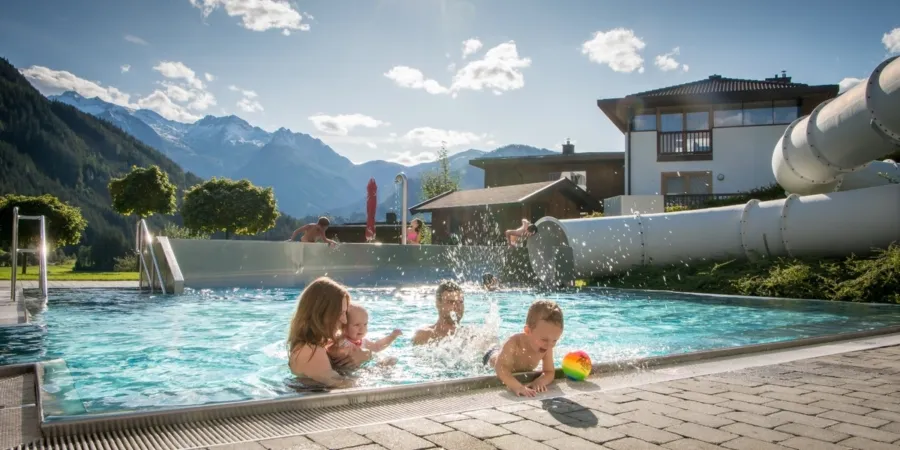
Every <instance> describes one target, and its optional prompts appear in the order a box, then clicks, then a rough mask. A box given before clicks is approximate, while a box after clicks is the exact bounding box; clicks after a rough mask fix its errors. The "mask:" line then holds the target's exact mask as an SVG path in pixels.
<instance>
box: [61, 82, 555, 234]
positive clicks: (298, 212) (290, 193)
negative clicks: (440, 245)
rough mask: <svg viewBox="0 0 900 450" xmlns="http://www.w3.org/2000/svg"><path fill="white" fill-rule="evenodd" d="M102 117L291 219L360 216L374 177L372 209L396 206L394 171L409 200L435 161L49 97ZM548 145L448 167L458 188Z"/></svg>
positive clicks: (235, 122)
mask: <svg viewBox="0 0 900 450" xmlns="http://www.w3.org/2000/svg"><path fill="white" fill-rule="evenodd" d="M49 98H50V99H51V100H55V101H57V102H60V103H65V104H68V105H71V106H74V107H75V108H77V109H79V110H81V111H82V112H85V113H88V114H91V115H94V116H96V117H98V118H100V119H103V120H105V121H107V122H109V123H111V124H113V125H115V126H117V127H119V128H121V129H122V130H124V131H126V132H127V133H129V134H131V135H132V136H134V137H135V138H137V139H138V140H139V141H141V142H142V143H144V144H146V145H148V146H150V147H153V148H155V149H157V150H159V151H160V152H161V153H163V154H164V155H166V156H168V157H169V159H171V160H172V161H174V162H176V163H177V164H178V165H180V166H181V167H182V168H183V169H184V170H185V171H190V172H193V173H194V174H197V175H198V176H200V177H203V178H209V177H213V176H216V177H227V178H234V179H240V178H247V179H249V180H250V181H251V182H253V183H254V184H256V185H259V186H271V187H273V188H274V190H275V196H276V198H277V201H278V207H279V209H281V210H282V211H284V212H285V213H287V214H290V215H292V216H295V217H303V216H309V215H320V214H330V215H335V216H342V217H345V218H351V219H353V218H360V217H364V213H365V198H366V185H367V184H368V182H369V179H370V178H374V179H375V181H376V183H377V184H378V186H379V195H378V197H379V199H380V202H379V208H378V209H379V213H378V218H379V219H383V218H384V213H385V212H387V211H390V210H394V211H396V210H398V209H399V202H398V201H397V197H396V195H395V188H394V179H395V177H396V176H397V174H398V173H400V172H405V173H406V175H407V177H408V178H409V205H410V206H411V205H413V204H415V203H418V202H419V201H421V200H423V199H422V198H421V182H420V180H419V178H420V177H421V175H422V174H423V173H426V172H428V171H430V170H434V169H436V168H437V165H438V163H437V162H429V163H422V164H417V165H414V166H404V165H402V164H398V163H395V162H390V161H382V160H376V161H368V162H365V163H362V164H354V163H353V162H352V161H350V160H349V159H347V158H346V157H344V156H341V155H340V154H339V153H338V152H336V151H335V150H334V149H332V148H331V147H330V146H328V145H327V144H325V143H324V142H322V141H321V140H319V139H316V138H315V137H312V136H310V135H307V134H303V133H295V132H292V131H290V130H288V129H286V128H280V129H278V130H277V131H275V132H272V133H270V132H267V131H265V130H263V129H261V128H259V127H255V126H253V125H251V124H249V123H248V122H247V121H246V120H244V119H242V118H240V117H237V116H234V115H231V116H224V117H215V116H206V117H204V118H202V119H200V120H198V121H197V122H195V123H192V124H186V123H181V122H176V121H172V120H168V119H166V118H164V117H162V116H160V115H159V114H157V113H155V112H153V111H150V110H144V109H138V110H133V109H129V108H124V107H122V106H118V105H115V104H112V103H108V102H105V101H103V100H101V99H99V98H85V97H83V96H81V95H79V94H77V93H75V92H71V91H69V92H65V93H63V94H60V95H53V96H50V97H49ZM553 153H556V152H553V151H551V150H547V149H542V148H536V147H530V146H526V145H509V146H505V147H500V148H498V149H496V150H493V151H483V150H476V149H470V150H466V151H463V152H460V153H456V154H454V155H451V156H450V158H449V159H450V167H451V170H452V171H453V172H454V173H455V174H456V175H457V176H458V177H459V180H460V188H461V189H472V188H480V187H482V186H483V183H484V174H483V171H482V170H481V169H479V168H477V167H474V166H470V165H469V160H471V159H474V158H490V157H509V156H531V155H547V154H553Z"/></svg>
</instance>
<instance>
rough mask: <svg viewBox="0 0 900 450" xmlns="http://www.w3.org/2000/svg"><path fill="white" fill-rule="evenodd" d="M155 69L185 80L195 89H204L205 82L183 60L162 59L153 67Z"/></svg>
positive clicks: (172, 77) (167, 75) (163, 74)
mask: <svg viewBox="0 0 900 450" xmlns="http://www.w3.org/2000/svg"><path fill="white" fill-rule="evenodd" d="M153 70H155V71H157V72H159V73H161V74H162V76H164V77H166V78H171V79H174V80H184V81H185V82H186V83H187V84H188V85H190V86H191V87H192V88H194V89H203V82H202V81H200V79H199V78H197V74H196V73H194V71H193V70H191V68H190V67H188V66H186V65H184V63H182V62H178V61H161V62H160V63H159V64H157V65H156V66H154V67H153Z"/></svg>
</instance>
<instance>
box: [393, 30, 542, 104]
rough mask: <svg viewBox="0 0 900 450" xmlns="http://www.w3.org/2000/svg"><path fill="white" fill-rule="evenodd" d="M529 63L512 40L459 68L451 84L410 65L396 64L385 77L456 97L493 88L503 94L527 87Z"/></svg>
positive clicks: (409, 86) (495, 92)
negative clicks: (446, 85)
mask: <svg viewBox="0 0 900 450" xmlns="http://www.w3.org/2000/svg"><path fill="white" fill-rule="evenodd" d="M529 66H531V59H530V58H522V57H519V52H518V49H517V48H516V43H515V41H509V42H504V43H502V44H500V45H497V46H496V47H494V48H491V49H490V50H488V51H487V52H485V54H484V57H483V58H481V59H478V60H474V61H471V62H469V63H468V64H466V65H465V66H464V67H463V68H461V69H459V70H458V71H457V72H456V74H455V75H454V76H453V81H452V83H451V84H450V87H445V86H442V85H441V84H440V83H438V82H437V81H436V80H433V79H430V78H426V77H425V75H424V74H423V73H422V71H420V70H419V69H415V68H412V67H408V66H396V67H394V68H392V69H391V70H390V71H388V72H387V73H385V74H384V76H386V77H388V78H390V79H391V80H393V81H394V83H395V84H397V86H400V87H405V88H409V89H423V90H424V91H425V92H428V93H429V94H448V93H449V94H452V95H453V96H454V97H455V96H456V95H457V93H458V92H460V91H463V90H472V91H481V90H490V91H491V92H493V93H494V94H496V95H500V94H502V93H503V92H505V91H511V90H516V89H521V88H522V87H524V86H525V75H524V74H523V73H522V71H521V69H523V68H526V67H529ZM449 68H455V66H451V67H449Z"/></svg>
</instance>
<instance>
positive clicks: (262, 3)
mask: <svg viewBox="0 0 900 450" xmlns="http://www.w3.org/2000/svg"><path fill="white" fill-rule="evenodd" d="M189 1H190V2H191V5H193V6H194V7H195V8H199V9H200V10H201V11H203V16H204V17H206V16H208V15H209V14H210V13H212V12H213V11H215V10H216V9H218V8H220V7H221V8H222V9H224V10H225V13H227V14H228V15H229V16H231V17H240V18H241V26H243V27H244V28H246V29H248V30H252V31H268V30H272V29H276V30H278V29H280V30H281V31H282V34H284V35H285V36H290V34H291V30H299V31H309V24H308V23H304V22H303V18H304V16H305V17H306V18H307V19H308V20H312V16H310V15H309V14H305V13H303V12H301V11H298V10H296V9H294V7H293V6H292V5H291V3H290V2H288V1H287V0H189Z"/></svg>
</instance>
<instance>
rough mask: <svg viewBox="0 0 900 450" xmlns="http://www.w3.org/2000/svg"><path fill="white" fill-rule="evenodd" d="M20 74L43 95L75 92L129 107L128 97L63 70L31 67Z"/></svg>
mask: <svg viewBox="0 0 900 450" xmlns="http://www.w3.org/2000/svg"><path fill="white" fill-rule="evenodd" d="M20 72H22V75H23V76H25V78H27V79H28V81H30V82H31V84H33V85H34V86H35V87H36V88H37V89H38V90H40V91H41V92H43V93H44V94H61V93H63V92H65V91H75V92H77V93H78V94H79V95H81V96H83V97H87V98H94V97H97V98H99V99H100V100H103V101H106V102H109V103H113V104H116V105H119V106H125V107H129V106H131V105H130V103H129V99H130V98H131V96H130V95H128V94H126V93H124V92H122V91H120V90H118V89H116V88H114V87H112V86H102V85H100V84H99V83H96V82H93V81H88V80H85V79H83V78H79V77H78V76H76V75H75V74H73V73H71V72H67V71H65V70H53V69H50V68H47V67H43V66H31V67H29V68H27V69H22V70H20Z"/></svg>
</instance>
